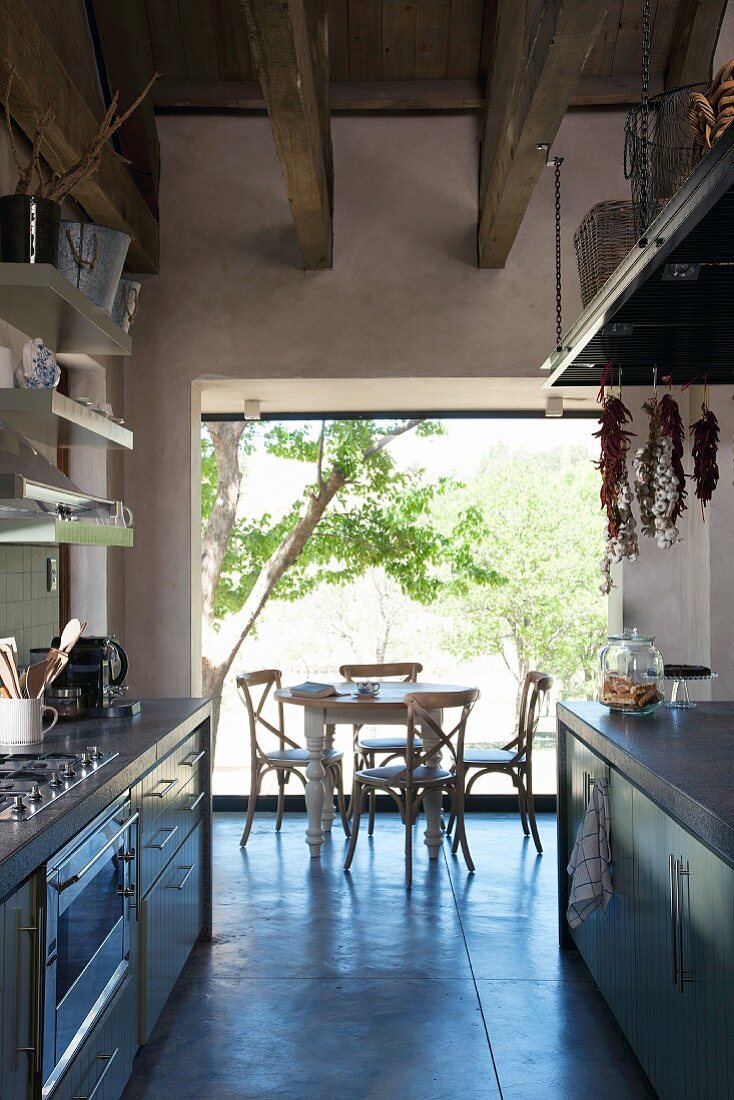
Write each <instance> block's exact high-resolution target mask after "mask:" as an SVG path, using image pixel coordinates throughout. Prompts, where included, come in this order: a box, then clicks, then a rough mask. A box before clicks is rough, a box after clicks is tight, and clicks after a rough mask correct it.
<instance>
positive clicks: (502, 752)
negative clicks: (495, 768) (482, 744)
mask: <svg viewBox="0 0 734 1100" xmlns="http://www.w3.org/2000/svg"><path fill="white" fill-rule="evenodd" d="M516 755H517V754H516V753H515V752H513V751H512V749H465V750H464V763H465V764H471V765H472V766H473V767H476V766H477V764H479V765H485V766H486V767H488V768H489V767H492V765H493V764H498V765H500V766H501V765H504V764H510V763H514V764H516V765H517V764H524V763H525V754H524V753H523V755H522V756H521V757H520V759H519V760H516V759H515V757H516Z"/></svg>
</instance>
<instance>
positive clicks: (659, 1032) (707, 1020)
mask: <svg viewBox="0 0 734 1100" xmlns="http://www.w3.org/2000/svg"><path fill="white" fill-rule="evenodd" d="M634 815H635V883H636V891H637V901H638V904H637V925H636V930H637V953H636V963H637V984H638V997H639V1001H640V1022H641V1026H640V1036H639V1045H638V1048H637V1052H638V1056H639V1058H640V1061H641V1062H642V1065H643V1066H644V1068H645V1071H646V1072H647V1074H648V1076H649V1077H650V1080H651V1081H652V1083H653V1085H654V1086H655V1088H656V1089H657V1091H658V1093H659V1094H660V1095H661V1096H663V1097H666V1098H668V1097H670V1098H671V1100H691V1098H693V1100H713V1098H718V1097H722V1098H724V1097H730V1096H733V1095H734V1045H733V1044H732V1035H734V870H732V868H731V867H729V866H728V865H727V864H726V863H724V862H723V860H721V859H719V857H718V856H716V855H715V854H714V853H713V852H711V851H710V849H708V848H707V847H706V846H705V845H704V844H702V843H701V842H700V841H699V840H697V839H696V838H695V837H692V836H691V835H690V833H688V832H687V830H685V829H684V828H683V827H682V826H681V825H679V824H678V823H677V822H675V821H674V820H673V819H672V818H671V817H669V816H668V814H666V813H664V812H663V811H662V810H661V809H659V808H658V807H657V806H656V805H655V804H654V803H653V802H652V801H651V800H650V799H649V798H647V796H646V795H644V794H642V793H641V792H640V791H635V794H634Z"/></svg>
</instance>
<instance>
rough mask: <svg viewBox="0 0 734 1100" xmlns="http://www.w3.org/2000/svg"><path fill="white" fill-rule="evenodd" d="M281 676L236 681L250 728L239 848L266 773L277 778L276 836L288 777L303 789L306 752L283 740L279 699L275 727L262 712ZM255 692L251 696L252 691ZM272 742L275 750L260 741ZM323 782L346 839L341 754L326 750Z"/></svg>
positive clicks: (274, 672)
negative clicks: (328, 787) (333, 794)
mask: <svg viewBox="0 0 734 1100" xmlns="http://www.w3.org/2000/svg"><path fill="white" fill-rule="evenodd" d="M281 675H282V674H281V673H280V672H279V671H278V669H275V668H268V669H262V670H260V671H258V672H243V673H241V674H240V675H239V676H238V677H237V692H238V694H239V697H240V699H241V700H242V702H243V703H244V704H245V707H246V709H247V717H248V720H249V726H250V768H251V777H250V795H249V798H248V799H247V820H246V821H245V828H244V831H243V833H242V839H241V840H240V846H241V847H244V846H245V844H247V838H248V837H249V835H250V829H251V828H252V819H253V817H254V816H255V804H256V801H257V796H258V794H259V793H260V788H261V786H262V781H263V778H264V776H265V775H267V773H268V772H271V771H274V772H275V773H276V775H277V778H278V807H277V815H276V818H275V829H276V832H280V826H281V823H282V821H283V806H284V803H285V786H286V783H287V782H288V780H289V779H290V777H291V775H297V776H298V778H299V779H300V780H301V782H302V783H303V786H304V790H305V787H306V783H307V779H306V775H305V772H306V768H307V767H308V751H307V750H306V749H304V748H301V746H300V745H298V744H296V742H295V741H291V739H290V737H286V735H285V730H284V725H285V724H284V721H283V704H282V702H281V701H280V700H279V699H276V700H275V704H276V708H277V709H276V714H277V724H276V725H273V724H272V723H271V722H269V721H268V719H267V718H265V717H264V716H263V708H264V707H265V704H266V702H267V700H268V698H271V692H272V691H273V690H275V691H278V690H279V689H280V685H281ZM253 688H255V689H261V690H259V691H258V690H256V691H255V692H254V693H253V691H252V689H253ZM266 736H268V737H270V738H275V739H276V741H277V747H272V748H270V747H269V748H265V747H264V746H263V741H261V738H264V737H266ZM323 765H324V771H325V772H326V778H327V780H329V781H330V782H331V787H332V788H333V787H336V795H337V802H338V805H339V814H340V816H341V819H342V825H343V826H344V832H345V833H346V835H347V836H349V821H348V819H347V810H346V805H345V802H344V782H343V776H342V753H340V752H337V751H336V750H335V749H329V750H328V751H327V752H325V753H324V757H323Z"/></svg>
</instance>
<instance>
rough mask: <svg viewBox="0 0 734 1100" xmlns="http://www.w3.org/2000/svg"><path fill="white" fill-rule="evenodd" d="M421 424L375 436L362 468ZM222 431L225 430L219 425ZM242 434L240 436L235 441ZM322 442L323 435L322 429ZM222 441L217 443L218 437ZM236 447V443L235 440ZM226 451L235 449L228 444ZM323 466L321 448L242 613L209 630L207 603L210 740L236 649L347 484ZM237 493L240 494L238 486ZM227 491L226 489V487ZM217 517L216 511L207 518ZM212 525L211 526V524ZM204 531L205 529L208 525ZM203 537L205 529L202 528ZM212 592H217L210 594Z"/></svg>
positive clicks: (227, 503) (213, 566)
mask: <svg viewBox="0 0 734 1100" xmlns="http://www.w3.org/2000/svg"><path fill="white" fill-rule="evenodd" d="M420 423H421V421H420V419H414V420H407V421H405V422H404V423H403V424H401V425H400V426H399V427H397V428H394V429H393V430H392V431H390V432H386V433H385V434H384V435H383V436H380V437H379V439H377V440H376V441H375V442H374V443H372V444H371V445H370V446H369V447H368V448H367V449H366V450H365V451H364V452H363V454H362V460H363V462H365V463H366V462H369V461H370V459H371V458H374V456H375V455H377V454H379V452H380V451H382V450H384V448H385V447H389V446H390V444H391V443H392V442H393V440H395V439H397V438H398V436H401V435H403V434H404V433H405V432H409V431H411V430H412V429H413V428H415V427H417V425H418V424H420ZM219 427H224V425H219ZM236 427H239V428H241V429H242V430H244V426H243V425H242V424H241V423H238V424H237V425H236ZM241 435H242V431H240V437H241ZM322 436H323V429H322ZM220 438H221V437H220ZM238 443H239V438H238ZM229 446H230V448H232V449H235V448H234V446H233V443H232V440H231V439H230V442H229ZM322 461H323V446H322V445H321V444H320V446H319V458H318V466H317V485H316V487H315V491H314V492H313V493H312V494H311V496H310V498H309V501H308V504H307V506H306V510H305V512H304V513H303V515H302V516H300V517H299V519H298V520H297V521H296V523H295V524H294V526H293V528H292V529H291V530H290V531H289V532H288V534H287V535H286V536H285V538H284V539H283V541H282V542H281V544H280V546H279V547H278V548H277V549H276V550H275V551H274V552H273V554H271V556H270V558H269V559H268V561H266V562H265V563H264V565H263V567H262V569H261V570H260V573H259V575H258V577H257V580H256V581H255V583H254V585H253V586H252V589H251V591H250V594H249V596H248V597H247V599H246V600H245V602H244V604H243V606H242V609H241V610H240V611H238V612H237V613H236V614H234V615H230V616H228V618H227V619H225V620H224V621H223V622H222V623H221V624H219V625H218V629H215V628H214V616H213V607H214V595H213V593H212V595H211V599H210V601H209V613H208V614H205V616H204V624H203V638H202V642H203V654H204V656H203V658H202V675H203V687H204V691H205V693H206V694H207V695H209V696H211V698H212V732H213V737H214V739H215V740H216V734H217V723H218V719H219V710H220V706H221V694H222V687H223V685H224V681H225V678H226V676H227V674H228V672H229V671H230V669H231V668H232V665H233V664H234V661H235V658H236V657H237V654H238V652H239V650H240V646H241V645H242V643H243V642H244V640H245V638H246V637H247V636H248V634H249V633H250V631H251V630H252V628H253V626H254V625H255V622H256V621H257V618H258V616H259V615H260V612H261V611H262V609H263V607H264V606H265V604H266V603H267V601H268V599H269V598H270V596H271V595H272V592H273V590H274V588H275V587H276V585H277V584H278V582H279V581H280V579H281V578H282V577H283V575H284V574H285V572H286V571H287V570H288V569H290V567H291V566H292V565H293V564H294V563H295V562H296V561H297V560H298V557H299V556H300V554H301V551H302V550H303V548H304V546H305V545H306V543H307V542H308V540H309V539H310V538H311V535H312V534H313V533H314V531H315V530H316V528H317V526H318V525H319V523H320V521H321V518H322V516H323V515H324V513H325V511H326V509H327V508H328V506H329V504H330V503H331V501H332V500H333V499H334V497H335V496H336V494H337V493H338V492H339V490H340V489H343V488H344V486H345V485H346V484H347V478H346V476H345V474H344V473H343V472H342V471H341V470H340V469H338V468H337V467H336V466H335V467H333V468H332V469H331V470H330V472H329V473H328V475H327V476H326V477H324V476H323V473H322ZM217 466H218V469H219V459H217ZM226 469H227V470H228V471H229V476H230V485H231V483H232V478H233V477H234V473H233V466H232V463H231V459H230V461H229V463H228V464H227V466H226ZM237 485H238V493H239V481H238V483H237ZM225 488H226V487H225ZM217 501H219V487H218V491H217ZM236 507H237V505H236V501H235V503H234V513H233V512H232V506H231V491H225V492H223V501H222V509H223V510H226V509H229V510H228V511H227V512H226V514H227V515H230V516H231V517H232V518H231V522H230V526H229V530H228V531H227V540H228V539H229V534H230V532H231V530H232V524H233V523H234V516H235V515H236ZM216 511H217V505H216V504H215V507H214V509H213V512H212V516H213V515H214V512H216ZM210 523H211V520H210ZM208 526H209V525H208ZM224 528H225V524H224V523H222V524H218V525H217V528H216V530H217V532H218V537H217V539H216V540H212V541H213V543H215V548H214V550H213V551H212V556H211V561H210V576H213V575H214V574H215V573H216V576H217V581H218V580H219V574H220V573H221V568H222V561H223V559H224V552H225V551H226V540H225V543H224V548H223V550H222V551H221V553H220V545H221V544H220V539H221V532H222V531H223V530H224ZM207 532H208V527H207ZM217 560H218V572H217ZM215 591H216V589H215Z"/></svg>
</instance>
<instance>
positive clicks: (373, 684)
mask: <svg viewBox="0 0 734 1100" xmlns="http://www.w3.org/2000/svg"><path fill="white" fill-rule="evenodd" d="M379 693H380V684H379V682H378V681H377V680H360V681H359V683H358V684H357V691H356V693H355V694H356V695H357V696H358V697H359V698H360V699H374V698H375V696H376V695H379Z"/></svg>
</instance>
